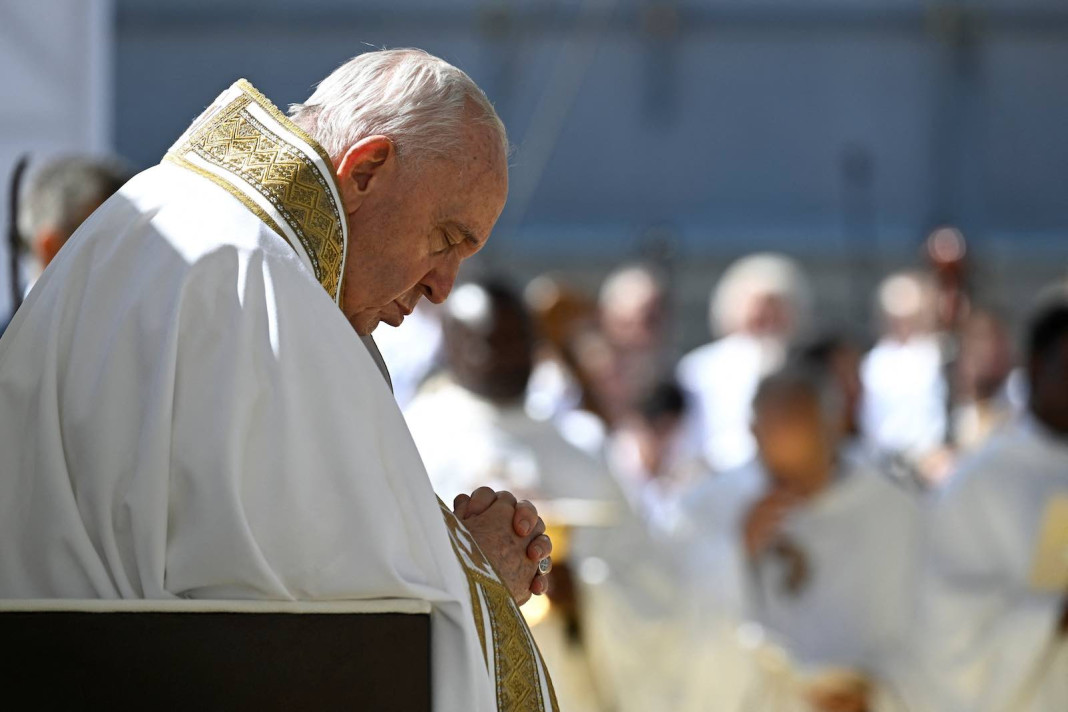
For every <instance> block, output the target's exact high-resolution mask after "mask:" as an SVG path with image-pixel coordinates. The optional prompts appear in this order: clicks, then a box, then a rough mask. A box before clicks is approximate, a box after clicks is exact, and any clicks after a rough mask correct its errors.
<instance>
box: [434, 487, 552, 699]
mask: <svg viewBox="0 0 1068 712" xmlns="http://www.w3.org/2000/svg"><path fill="white" fill-rule="evenodd" d="M441 510H442V516H444V517H445V524H446V527H447V528H448V530H449V537H450V539H451V540H452V546H453V550H454V551H455V552H456V558H457V559H459V561H460V565H461V567H463V569H464V573H465V574H466V575H467V581H468V587H469V590H470V594H471V605H472V608H473V610H474V616H475V627H476V628H477V629H478V631H479V638H480V639H481V641H482V649H483V651H485V650H486V635H487V634H488V635H490V636H491V637H490V641H491V644H492V645H491V647H492V650H493V663H494V669H495V671H496V678H497V679H496V685H497V709H498V711H499V712H520V711H522V712H535V711H536V712H545V710H546V708H547V707H548V709H549V710H551V712H557V710H558V709H559V707H558V705H557V702H556V693H555V691H554V690H553V686H552V682H551V681H550V680H549V678H548V672H547V671H546V672H545V673H544V674H545V677H546V683H547V684H546V687H547V688H548V689H549V699H548V700H546V699H544V698H543V696H542V693H541V684H540V681H541V674H542V673H541V672H540V670H544V666H543V665H540V664H539V662H540V660H541V654H540V653H539V652H538V649H537V647H536V646H535V644H534V641H533V638H532V637H531V636H530V633H529V629H528V628H527V624H526V621H525V620H523V614H522V613H521V612H520V610H519V606H517V605H516V603H515V601H514V600H513V599H512V594H511V593H509V592H508V589H507V587H506V586H505V585H504V584H503V583H502V582H501V580H500V578H499V577H498V576H497V573H496V572H495V571H494V570H493V566H492V565H491V564H490V562H489V561H488V560H487V559H486V557H485V555H483V553H482V551H481V550H480V549H479V548H478V545H477V544H476V543H475V541H474V539H472V538H471V535H470V534H469V533H468V532H467V531H466V530H465V529H464V528H463V527H462V526H461V525H460V523H459V520H457V519H456V517H455V515H453V513H452V512H450V511H449V510H448V508H447V507H445V506H444V505H441ZM480 590H481V591H482V595H483V596H484V597H485V600H486V609H487V610H486V614H487V616H488V618H489V622H490V630H489V631H485V630H483V616H482V605H481V602H480V599H479V595H478V592H479V591H480Z"/></svg>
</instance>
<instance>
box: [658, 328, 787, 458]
mask: <svg viewBox="0 0 1068 712" xmlns="http://www.w3.org/2000/svg"><path fill="white" fill-rule="evenodd" d="M782 356H783V354H782V349H781V348H780V347H779V346H778V344H776V343H775V342H773V341H767V340H761V339H758V338H754V337H752V336H748V335H746V334H731V335H730V336H725V337H723V338H722V339H719V340H718V341H713V342H712V343H710V344H706V345H704V346H701V347H699V348H696V349H694V350H693V351H691V352H690V353H688V354H686V355H685V356H683V357H682V359H681V360H680V361H679V365H678V369H677V371H676V376H677V378H678V381H679V385H681V386H682V387H683V388H684V389H685V390H686V392H687V394H688V395H689V396H690V401H691V403H692V409H691V412H692V414H693V415H692V416H691V417H690V418H689V420H690V421H691V422H690V425H691V427H692V428H693V433H692V438H693V440H694V445H695V448H696V452H701V453H704V455H705V458H706V459H707V460H708V462H709V464H710V465H711V466H712V469H713V470H716V471H717V472H726V471H727V470H732V469H734V468H736V467H741V466H742V465H744V464H745V463H746V462H748V461H749V460H750V459H752V457H753V456H754V454H755V453H756V442H755V441H754V440H753V434H752V432H751V430H750V424H751V422H752V412H753V409H752V405H753V394H754V393H756V389H757V386H758V385H759V384H760V379H761V378H762V377H763V376H765V375H767V374H768V373H770V372H771V371H772V370H774V369H775V368H776V367H778V365H779V364H780V363H781V361H782Z"/></svg>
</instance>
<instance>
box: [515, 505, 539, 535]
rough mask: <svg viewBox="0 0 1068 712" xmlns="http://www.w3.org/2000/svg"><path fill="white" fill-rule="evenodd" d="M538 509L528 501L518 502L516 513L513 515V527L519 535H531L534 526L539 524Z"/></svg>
mask: <svg viewBox="0 0 1068 712" xmlns="http://www.w3.org/2000/svg"><path fill="white" fill-rule="evenodd" d="M538 519H539V517H538V509H537V508H536V507H535V506H534V505H533V504H531V503H530V502H528V501H527V500H525V499H524V500H523V501H522V502H516V505H515V515H513V517H512V527H513V528H514V529H515V533H516V534H518V535H519V536H530V534H531V532H533V531H534V527H535V526H537V524H538Z"/></svg>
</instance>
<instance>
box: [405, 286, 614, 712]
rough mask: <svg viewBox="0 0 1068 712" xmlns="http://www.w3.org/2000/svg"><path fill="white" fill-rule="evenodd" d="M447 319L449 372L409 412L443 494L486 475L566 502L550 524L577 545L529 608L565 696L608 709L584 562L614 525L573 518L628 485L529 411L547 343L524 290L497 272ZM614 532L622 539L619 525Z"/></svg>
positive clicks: (455, 300)
mask: <svg viewBox="0 0 1068 712" xmlns="http://www.w3.org/2000/svg"><path fill="white" fill-rule="evenodd" d="M442 328H443V344H444V353H445V365H446V369H445V372H444V373H443V374H441V375H440V376H438V377H437V378H435V379H432V380H431V381H429V382H428V383H427V384H426V386H425V387H424V388H423V390H422V391H421V392H420V394H419V395H418V396H417V397H416V398H415V400H414V401H413V402H412V403H411V405H410V406H409V408H408V409H407V410H406V412H405V417H406V419H407V421H408V425H409V428H410V429H411V432H412V437H413V439H414V440H415V443H416V445H417V446H418V448H419V452H420V454H421V455H422V458H423V462H424V463H426V467H427V473H428V474H429V476H430V480H431V482H432V483H433V484H434V487H435V490H436V491H437V492H438V493H439V494H440V495H442V496H443V497H452V496H455V495H458V494H462V493H465V492H470V491H471V490H472V489H473V488H475V487H477V486H479V483H485V484H488V485H489V486H491V487H494V488H498V489H507V490H509V491H512V492H515V493H516V494H517V495H519V496H523V497H529V498H531V499H534V500H536V501H539V502H546V503H547V505H549V506H551V505H552V504H555V505H556V506H557V509H558V511H557V512H556V518H555V519H554V517H553V516H551V515H547V520H548V525H549V527H550V528H552V529H553V530H554V532H561V533H563V532H567V534H566V535H565V536H563V537H561V536H559V535H555V534H554V538H556V539H557V540H558V541H557V544H560V543H562V542H563V543H566V544H567V546H566V549H564V548H561V547H559V546H558V549H559V550H560V554H561V556H558V557H556V558H557V560H556V561H555V562H554V569H553V573H552V574H551V576H552V581H551V584H550V598H549V600H550V606H549V608H548V610H547V611H546V609H545V607H544V606H543V605H539V606H536V607H535V606H530V607H526V608H524V612H525V613H526V614H527V615H528V618H529V619H530V620H532V622H534V623H535V625H534V628H533V631H534V636H535V639H536V640H537V641H538V644H539V646H540V647H541V648H542V650H543V651H545V653H546V656H547V657H548V659H549V661H550V667H551V669H552V671H553V680H554V682H555V683H556V689H557V693H558V695H559V697H560V701H561V704H563V705H564V706H565V707H566V708H567V709H573V710H576V712H580V711H581V710H590V711H596V710H601V709H604V708H605V707H604V705H605V704H606V703H607V702H606V699H605V693H606V692H608V690H605V689H604V688H605V687H607V686H606V685H603V684H601V685H599V684H598V680H597V679H595V677H594V675H593V674H592V671H591V664H590V659H589V652H588V649H587V646H586V645H584V641H583V637H584V632H583V625H582V624H583V620H582V617H581V616H580V610H579V607H580V606H581V605H582V598H583V595H584V594H585V590H584V588H583V586H582V585H581V584H582V582H581V581H580V580H576V577H575V571H577V570H578V569H579V568H580V567H581V565H582V561H583V559H584V558H585V557H587V556H590V555H592V554H595V553H598V552H597V551H596V549H597V548H598V547H597V544H598V543H599V542H602V541H603V540H604V539H605V534H606V533H605V532H589V531H585V530H575V528H574V527H573V526H570V525H573V524H575V523H576V521H575V520H571V521H569V520H570V519H571V518H572V517H574V516H575V514H576V511H575V510H578V511H577V514H578V515H579V516H580V517H581V516H582V512H581V509H582V505H583V504H586V505H589V507H590V510H589V511H596V509H597V508H601V509H602V510H603V509H604V507H605V506H606V505H612V504H616V505H619V504H621V499H622V498H621V495H620V493H619V490H618V488H617V487H616V486H615V483H614V482H613V481H612V478H611V476H610V475H609V474H608V472H607V470H606V469H605V468H604V466H603V465H602V464H601V463H600V462H598V461H597V460H595V459H594V458H593V457H591V456H590V455H588V454H586V453H585V452H583V451H582V450H580V449H579V448H578V447H576V446H574V445H572V444H571V443H569V442H568V441H567V440H566V439H565V438H564V437H563V436H562V435H561V434H560V432H559V431H558V430H557V429H556V426H555V425H554V424H553V423H552V422H550V421H547V420H537V419H535V418H532V417H531V416H530V415H528V414H527V412H526V410H525V408H524V401H525V395H526V390H527V386H528V383H529V381H530V376H531V372H532V370H533V367H534V356H535V351H536V346H537V343H536V335H535V333H534V329H533V323H532V321H531V319H530V315H529V314H528V313H527V310H526V308H525V306H524V304H523V302H522V300H521V298H520V297H519V295H518V294H517V293H516V292H514V291H513V290H512V289H511V288H509V287H508V286H507V285H505V284H503V283H500V282H497V281H494V280H479V281H473V282H468V283H465V284H463V285H461V286H459V287H457V289H456V291H455V292H454V293H453V295H452V296H451V297H450V298H449V301H448V302H447V303H446V304H445V306H444V307H443V310H442ZM447 423H462V424H463V433H464V438H463V446H462V447H457V446H456V441H457V433H456V429H455V428H452V427H443V424H447ZM561 507H562V508H564V509H565V510H566V509H567V508H570V509H571V510H572V512H571V513H569V512H567V511H564V510H561V509H560V508H561ZM609 508H611V507H609ZM612 518H618V514H616V515H614V516H613V517H612ZM579 523H581V522H579ZM607 523H608V522H607V521H606V522H603V524H607ZM591 535H592V538H591ZM608 536H610V537H611V538H614V539H618V538H620V535H619V534H618V533H616V532H614V531H613V532H612V533H611V534H608ZM564 555H566V556H567V558H566V560H565V559H564V558H563V556H564Z"/></svg>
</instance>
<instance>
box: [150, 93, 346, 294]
mask: <svg viewBox="0 0 1068 712" xmlns="http://www.w3.org/2000/svg"><path fill="white" fill-rule="evenodd" d="M164 160H166V161H169V162H171V163H174V164H176V165H179V166H182V167H183V168H186V169H188V170H191V171H193V172H195V173H198V174H199V175H202V176H204V177H205V178H208V179H209V180H211V181H213V182H214V183H216V184H217V185H219V186H221V187H223V188H224V189H226V191H227V192H229V193H230V194H231V195H233V196H234V197H235V198H237V199H238V200H240V201H241V202H242V203H243V204H244V205H245V207H247V208H248V209H249V210H251V211H252V212H253V213H255V214H256V215H257V216H258V217H259V218H260V219H261V220H262V221H263V222H264V223H266V224H267V225H268V226H269V227H270V228H271V229H272V230H274V231H275V232H276V233H278V234H279V235H280V236H281V237H282V238H283V239H284V240H286V242H288V243H289V245H290V246H291V247H292V248H293V250H294V251H295V252H296V253H297V255H298V256H299V257H300V258H301V261H303V262H304V264H305V265H306V266H307V267H308V268H309V269H311V271H312V272H313V273H314V274H315V278H316V279H317V280H318V281H319V283H320V284H321V285H322V286H323V289H325V290H326V292H327V294H329V295H330V298H331V299H333V300H334V302H335V303H339V301H340V298H341V290H342V280H343V277H344V272H345V254H346V246H347V243H348V226H347V223H346V221H345V219H344V217H345V216H344V211H343V209H342V203H341V193H340V191H339V190H338V187H337V182H336V181H335V178H334V171H333V164H332V163H331V161H330V157H329V156H327V155H326V152H325V151H323V149H322V147H320V146H319V144H318V143H316V142H315V140H314V139H312V138H311V137H310V136H308V135H307V134H306V133H305V132H304V131H302V130H301V129H300V127H298V126H297V125H296V124H294V123H293V122H292V121H290V120H289V119H288V118H286V117H285V116H284V115H283V114H282V112H281V111H279V110H278V109H277V108H276V107H275V106H274V105H273V104H271V102H270V101H268V100H267V99H266V98H265V97H264V96H263V95H262V94H260V93H259V92H258V91H257V90H256V89H255V87H253V86H252V85H251V84H249V83H248V82H247V81H245V80H244V79H241V80H238V81H237V82H235V83H234V84H233V85H232V86H231V87H230V88H229V89H227V90H226V91H225V92H223V93H222V94H221V95H220V96H219V98H218V99H216V100H215V102H214V103H213V104H212V105H211V106H210V107H208V108H207V109H206V110H205V111H204V113H202V114H201V115H200V117H198V118H197V119H196V121H194V122H193V124H192V125H191V126H190V127H189V129H187V130H186V132H185V133H184V134H182V136H181V138H179V139H178V141H177V142H176V143H175V144H174V145H173V146H171V148H170V150H169V151H168V152H167V155H166V156H165V157H164Z"/></svg>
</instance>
